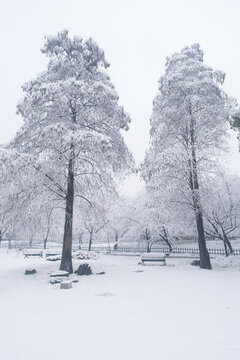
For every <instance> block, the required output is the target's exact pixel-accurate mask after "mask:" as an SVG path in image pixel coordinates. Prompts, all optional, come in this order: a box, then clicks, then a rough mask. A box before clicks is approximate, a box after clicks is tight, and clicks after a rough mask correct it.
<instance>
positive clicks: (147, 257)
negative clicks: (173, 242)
mask: <svg viewBox="0 0 240 360" xmlns="http://www.w3.org/2000/svg"><path fill="white" fill-rule="evenodd" d="M168 256H169V254H165V255H164V256H163V255H162V254H157V253H146V254H143V255H142V256H141V262H142V265H145V263H150V264H151V263H155V264H156V263H162V264H163V265H166V258H167V257H168Z"/></svg>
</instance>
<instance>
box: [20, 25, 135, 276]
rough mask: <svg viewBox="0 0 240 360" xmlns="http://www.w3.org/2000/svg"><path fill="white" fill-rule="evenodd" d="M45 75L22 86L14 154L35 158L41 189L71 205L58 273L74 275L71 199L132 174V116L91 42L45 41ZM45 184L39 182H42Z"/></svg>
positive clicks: (61, 38)
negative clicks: (126, 135)
mask: <svg viewBox="0 0 240 360" xmlns="http://www.w3.org/2000/svg"><path fill="white" fill-rule="evenodd" d="M42 52H43V53H45V54H46V55H47V56H48V57H49V58H50V61H49V64H48V69H47V71H45V72H43V73H41V74H40V75H39V76H37V77H36V78H35V79H34V80H32V81H30V82H28V83H26V84H25V85H23V91H24V92H25V97H24V99H23V100H22V101H20V102H19V104H18V106H17V107H18V112H19V113H20V114H21V115H22V117H23V120H24V125H23V127H22V128H21V130H20V131H19V132H18V134H17V136H16V138H15V140H14V146H15V147H16V148H17V149H18V151H20V152H25V153H28V154H31V156H32V163H31V164H30V165H31V166H32V167H33V168H34V169H35V174H36V173H38V181H40V182H41V183H42V185H43V186H44V187H45V188H47V189H48V190H49V191H50V192H51V193H52V194H55V197H56V198H58V199H63V200H64V201H66V208H65V209H66V210H65V225H64V239H63V252H62V261H61V265H60V269H62V270H67V271H69V272H70V273H72V271H73V269H72V224H73V207H74V197H76V196H78V197H79V198H81V199H84V200H85V201H87V202H89V204H90V203H91V198H89V196H88V195H89V194H90V195H91V193H92V192H94V191H95V192H96V191H99V193H100V192H101V189H102V188H103V187H105V188H106V187H107V188H108V189H111V188H113V187H114V181H113V180H114V175H115V174H116V173H118V174H120V173H121V174H123V173H124V172H126V171H128V169H129V168H130V167H131V166H132V164H133V160H132V156H131V154H130V152H129V150H128V149H127V147H126V145H125V143H124V140H123V137H122V135H121V130H128V125H129V122H130V118H129V116H128V115H127V114H126V113H125V111H124V109H123V108H122V107H121V106H119V105H118V95H117V93H116V91H115V89H114V86H113V85H112V83H111V82H110V79H109V77H108V75H107V74H106V72H105V71H104V68H107V67H108V66H109V65H108V63H107V61H106V60H105V56H104V52H103V51H102V50H101V49H100V48H99V47H98V46H97V44H96V43H95V42H93V41H92V40H91V39H90V40H87V41H85V42H84V41H83V40H82V39H81V38H79V37H74V38H73V39H70V38H69V36H68V31H67V30H64V31H62V32H59V33H58V34H57V36H48V37H46V42H45V45H44V47H43V49H42ZM39 177H40V178H41V179H40V178H39Z"/></svg>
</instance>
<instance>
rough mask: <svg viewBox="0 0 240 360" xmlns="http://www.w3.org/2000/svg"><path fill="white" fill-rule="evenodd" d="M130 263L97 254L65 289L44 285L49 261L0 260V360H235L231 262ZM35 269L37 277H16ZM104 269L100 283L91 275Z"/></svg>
mask: <svg viewBox="0 0 240 360" xmlns="http://www.w3.org/2000/svg"><path fill="white" fill-rule="evenodd" d="M138 261H139V259H138V257H133V256H111V255H104V256H100V257H99V258H98V259H96V260H93V259H92V260H87V261H86V260H74V268H75V269H76V268H77V267H78V265H79V264H80V263H83V262H88V263H89V264H91V266H92V269H93V273H94V274H93V275H91V276H83V277H79V283H74V284H73V288H72V289H70V290H61V289H60V286H59V284H57V285H51V284H50V283H49V273H51V272H52V271H54V270H56V269H58V267H59V262H50V261H46V260H44V259H41V258H29V259H24V258H23V256H22V255H21V254H17V253H16V251H15V250H12V251H11V252H9V253H7V251H6V250H3V249H2V250H1V252H0V292H1V293H0V299H1V300H0V304H1V306H0V324H1V327H0V359H2V360H30V359H31V360H43V359H44V360H50V359H57V360H68V359H73V360H74V359H84V360H103V359H104V360H110V359H111V360H145V359H151V360H155V359H157V360H159V359H161V358H163V359H168V360H178V359H185V360H188V359H189V360H190V359H191V360H192V359H194V360H198V359H199V360H200V359H201V360H202V359H203V358H204V359H212V360H222V359H231V360H235V359H236V360H237V359H239V358H240V338H239V332H240V302H239V299H240V258H239V257H230V258H228V259H226V258H224V257H223V256H221V257H218V258H217V257H215V258H214V259H212V264H213V267H214V270H212V271H208V270H201V269H199V268H198V267H195V266H191V265H190V262H191V261H192V259H188V258H181V259H179V258H174V257H172V258H171V257H170V258H168V259H167V266H166V267H164V266H140V265H138ZM30 267H35V268H36V270H37V274H35V275H28V276H26V275H24V271H25V269H27V268H30ZM100 271H105V272H106V274H105V275H101V276H100V275H96V272H100Z"/></svg>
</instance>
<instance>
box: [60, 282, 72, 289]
mask: <svg viewBox="0 0 240 360" xmlns="http://www.w3.org/2000/svg"><path fill="white" fill-rule="evenodd" d="M71 288H72V281H71V280H65V281H62V282H61V283H60V289H71Z"/></svg>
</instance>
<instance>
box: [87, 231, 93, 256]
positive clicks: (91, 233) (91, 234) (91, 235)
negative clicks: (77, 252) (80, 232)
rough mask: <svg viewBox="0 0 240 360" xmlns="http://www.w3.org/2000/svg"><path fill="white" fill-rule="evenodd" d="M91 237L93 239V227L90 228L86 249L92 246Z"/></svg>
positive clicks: (89, 249)
mask: <svg viewBox="0 0 240 360" xmlns="http://www.w3.org/2000/svg"><path fill="white" fill-rule="evenodd" d="M92 239H93V229H91V230H90V237H89V244H88V251H91V248H92Z"/></svg>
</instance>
